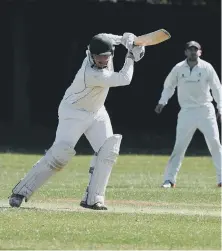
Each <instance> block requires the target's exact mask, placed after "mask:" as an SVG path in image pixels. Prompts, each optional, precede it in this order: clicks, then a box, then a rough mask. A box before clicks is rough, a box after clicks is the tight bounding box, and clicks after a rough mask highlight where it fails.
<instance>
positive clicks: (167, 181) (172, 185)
mask: <svg viewBox="0 0 222 251" xmlns="http://www.w3.org/2000/svg"><path fill="white" fill-rule="evenodd" d="M161 187H163V188H175V187H176V184H173V183H172V182H171V181H169V180H165V181H164V183H163V184H162V186H161Z"/></svg>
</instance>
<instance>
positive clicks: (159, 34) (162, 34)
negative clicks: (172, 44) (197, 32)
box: [134, 29, 171, 46]
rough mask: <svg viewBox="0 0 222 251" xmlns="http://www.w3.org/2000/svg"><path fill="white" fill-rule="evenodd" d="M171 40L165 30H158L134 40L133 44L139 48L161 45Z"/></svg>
mask: <svg viewBox="0 0 222 251" xmlns="http://www.w3.org/2000/svg"><path fill="white" fill-rule="evenodd" d="M170 38H171V35H170V33H169V32H168V31H166V30H165V29H160V30H157V31H154V32H151V33H148V34H144V35H141V36H138V37H136V38H135V41H134V44H135V45H140V46H150V45H155V44H159V43H162V42H164V41H166V40H168V39H170Z"/></svg>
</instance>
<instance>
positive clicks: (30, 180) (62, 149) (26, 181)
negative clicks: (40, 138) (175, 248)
mask: <svg viewBox="0 0 222 251" xmlns="http://www.w3.org/2000/svg"><path fill="white" fill-rule="evenodd" d="M74 154H75V151H74V150H72V149H71V147H69V146H68V145H67V144H65V143H61V144H60V143H58V144H55V145H53V146H52V147H51V148H50V149H49V150H48V151H47V152H46V154H45V156H44V157H42V158H41V159H40V160H39V161H38V162H37V163H36V164H35V165H34V166H33V168H32V169H31V170H30V171H29V172H28V173H27V175H26V176H25V177H24V178H23V179H22V180H20V182H19V183H18V184H17V185H16V186H15V187H14V188H13V190H12V192H13V193H14V194H20V195H23V196H24V197H25V199H26V202H27V201H28V199H29V198H30V197H31V195H32V194H33V193H34V192H35V191H36V190H37V189H38V188H39V187H41V186H42V185H43V184H44V183H45V182H46V181H47V180H48V179H49V178H50V177H51V176H52V175H53V174H55V173H56V172H57V171H58V170H61V169H62V168H63V167H64V166H65V165H66V164H67V163H68V161H69V160H70V159H71V157H72V156H73V155H74Z"/></svg>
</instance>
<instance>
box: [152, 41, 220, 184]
mask: <svg viewBox="0 0 222 251" xmlns="http://www.w3.org/2000/svg"><path fill="white" fill-rule="evenodd" d="M201 53H202V50H201V46H200V44H199V43H197V42H195V41H190V42H188V43H187V44H186V47H185V55H186V60H184V61H182V62H180V63H178V64H177V65H176V66H175V67H174V68H173V69H172V71H171V72H170V73H169V75H168V76H167V78H166V80H165V83H164V88H163V91H162V95H161V98H160V100H159V103H158V105H157V106H156V108H155V111H156V113H158V114H159V113H161V112H162V110H163V108H164V107H165V105H166V104H167V102H168V100H169V99H170V98H171V97H172V95H173V94H174V91H175V88H176V87H177V94H178V101H179V105H180V107H181V110H180V112H179V114H178V120H177V128H176V142H175V145H174V149H173V152H172V154H171V157H170V159H169V161H168V164H167V166H166V169H165V174H164V183H163V184H162V187H164V188H171V187H175V185H176V177H177V174H178V172H179V170H180V166H181V163H182V160H183V158H184V155H185V152H186V150H187V147H188V145H189V144H190V141H191V139H192V137H193V135H194V132H195V131H196V130H197V129H199V130H200V131H201V132H202V133H203V135H204V137H205V140H206V143H207V146H208V149H209V151H210V153H211V155H212V159H213V163H214V166H215V168H216V176H217V184H218V187H221V182H222V178H221V168H222V167H221V166H222V147H221V143H220V137H219V130H218V125H217V118H216V117H218V118H220V120H221V114H222V88H221V83H220V80H219V78H218V76H217V73H216V72H215V70H214V68H213V66H212V65H211V64H210V63H208V62H206V61H204V60H202V59H200V56H201ZM210 90H211V91H212V95H213V98H214V100H215V101H216V103H217V109H218V112H217V116H216V114H215V108H214V106H213V104H212V101H213V98H212V95H211V92H210Z"/></svg>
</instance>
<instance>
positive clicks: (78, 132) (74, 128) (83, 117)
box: [54, 103, 113, 152]
mask: <svg viewBox="0 0 222 251" xmlns="http://www.w3.org/2000/svg"><path fill="white" fill-rule="evenodd" d="M58 114H59V124H58V127H57V131H56V138H55V142H54V143H57V142H59V141H65V142H69V144H70V145H72V146H73V148H74V147H75V146H76V144H77V142H78V141H79V139H80V137H81V136H82V135H83V134H85V136H86V138H87V139H88V141H89V143H90V145H91V146H92V148H93V150H94V151H95V152H98V151H99V149H100V147H101V146H102V145H103V144H104V142H105V141H106V139H107V138H109V137H111V136H112V135H113V129H112V125H111V122H110V118H109V115H108V113H107V111H106V109H105V107H104V106H103V107H102V108H101V109H100V110H98V111H97V112H95V113H94V112H87V111H84V110H81V109H74V108H73V107H72V105H71V104H68V103H61V104H60V106H59V111H58Z"/></svg>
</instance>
